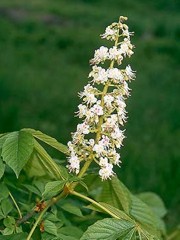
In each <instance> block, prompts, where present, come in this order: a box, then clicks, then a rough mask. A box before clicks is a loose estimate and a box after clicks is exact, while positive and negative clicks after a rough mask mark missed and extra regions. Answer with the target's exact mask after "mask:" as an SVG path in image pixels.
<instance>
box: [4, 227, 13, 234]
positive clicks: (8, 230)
mask: <svg viewBox="0 0 180 240" xmlns="http://www.w3.org/2000/svg"><path fill="white" fill-rule="evenodd" d="M13 232H14V229H13V228H12V227H11V228H8V227H6V228H5V229H4V230H3V231H2V234H3V235H11V234H13Z"/></svg>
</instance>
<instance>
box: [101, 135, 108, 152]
mask: <svg viewBox="0 0 180 240" xmlns="http://www.w3.org/2000/svg"><path fill="white" fill-rule="evenodd" d="M109 142H110V141H109V138H108V137H107V136H105V135H102V139H101V140H100V141H99V144H100V145H102V146H103V147H104V149H106V148H107V147H109Z"/></svg>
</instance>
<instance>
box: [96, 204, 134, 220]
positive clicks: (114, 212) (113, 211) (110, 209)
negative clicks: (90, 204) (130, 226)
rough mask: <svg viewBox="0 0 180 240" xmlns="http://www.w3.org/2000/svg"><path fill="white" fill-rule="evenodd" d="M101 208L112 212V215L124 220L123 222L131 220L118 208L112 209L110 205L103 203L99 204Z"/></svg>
mask: <svg viewBox="0 0 180 240" xmlns="http://www.w3.org/2000/svg"><path fill="white" fill-rule="evenodd" d="M99 203H100V204H101V205H102V206H103V207H105V208H106V209H108V210H109V211H110V212H112V213H113V214H115V215H116V216H117V217H118V218H120V219H124V220H128V221H132V222H133V220H132V219H131V218H130V217H129V216H128V215H127V214H126V213H125V212H123V211H121V210H120V209H118V208H115V207H113V206H112V205H110V204H107V203H104V202H99Z"/></svg>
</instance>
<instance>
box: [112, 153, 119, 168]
mask: <svg viewBox="0 0 180 240" xmlns="http://www.w3.org/2000/svg"><path fill="white" fill-rule="evenodd" d="M113 160H114V162H113V163H114V165H118V166H119V164H120V163H121V160H120V154H119V153H115V155H114V157H113Z"/></svg>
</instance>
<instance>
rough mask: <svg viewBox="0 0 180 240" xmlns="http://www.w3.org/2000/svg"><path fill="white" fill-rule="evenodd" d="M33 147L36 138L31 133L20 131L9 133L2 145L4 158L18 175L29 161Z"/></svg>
mask: <svg viewBox="0 0 180 240" xmlns="http://www.w3.org/2000/svg"><path fill="white" fill-rule="evenodd" d="M33 148H34V139H33V137H32V135H31V134H30V133H27V132H24V131H19V132H13V133H11V134H8V137H7V139H6V140H5V142H4V144H3V147H2V158H3V160H4V162H6V164H7V165H8V166H9V167H10V168H11V169H12V170H13V171H14V172H15V174H16V176H17V177H18V176H19V173H20V171H21V170H22V169H23V167H24V166H25V165H26V163H27V162H28V160H29V158H30V156H31V154H32V152H33Z"/></svg>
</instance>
